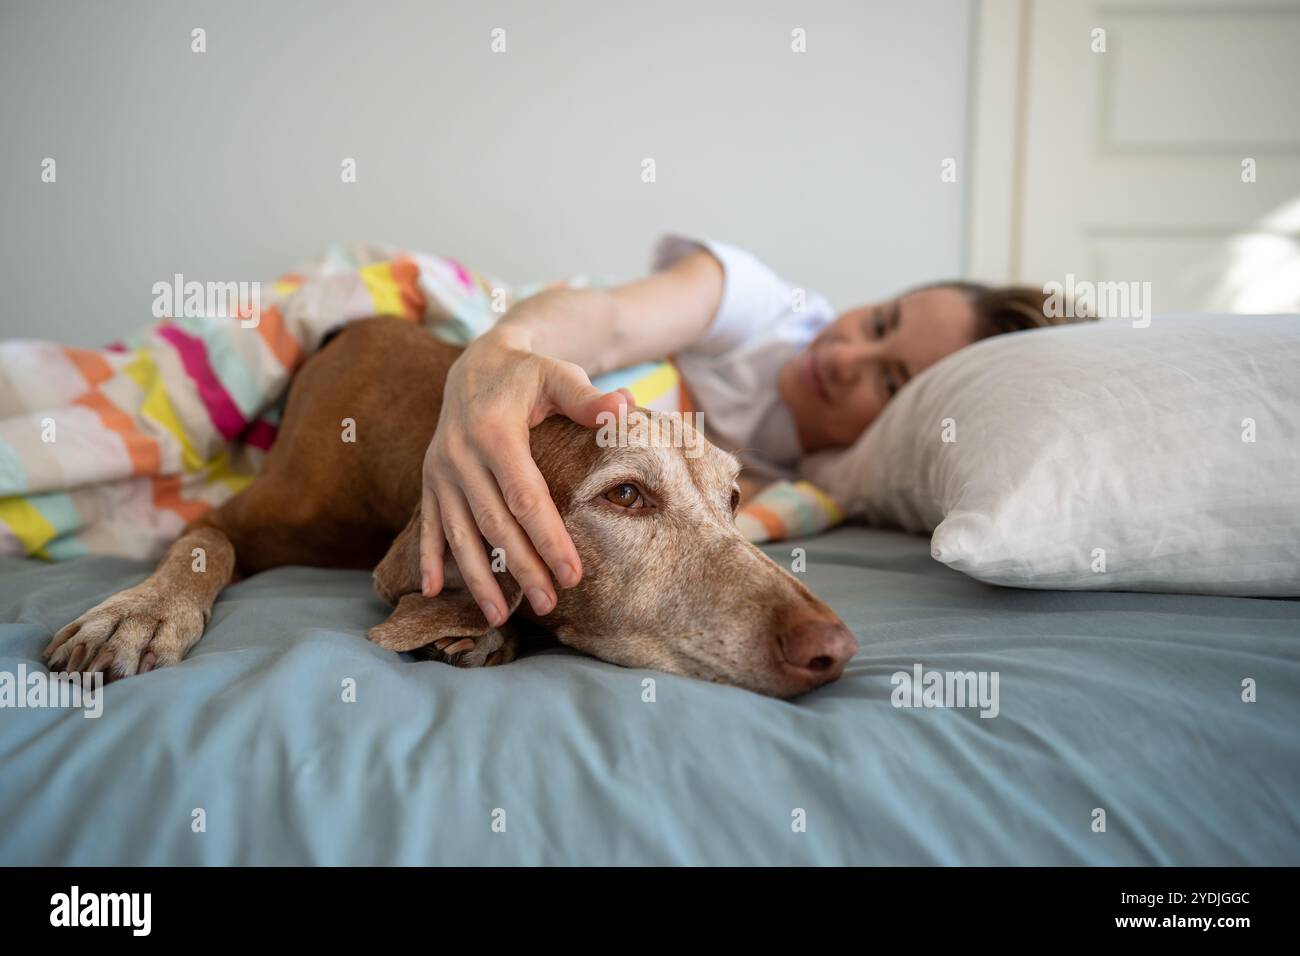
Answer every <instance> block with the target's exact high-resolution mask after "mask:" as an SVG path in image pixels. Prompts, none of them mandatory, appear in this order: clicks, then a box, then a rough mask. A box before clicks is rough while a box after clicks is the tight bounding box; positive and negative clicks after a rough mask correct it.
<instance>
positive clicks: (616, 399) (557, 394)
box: [542, 362, 629, 428]
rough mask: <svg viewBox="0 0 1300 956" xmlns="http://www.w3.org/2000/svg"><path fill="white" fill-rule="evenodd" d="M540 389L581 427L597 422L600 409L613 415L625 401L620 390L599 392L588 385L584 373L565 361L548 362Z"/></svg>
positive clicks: (588, 382) (624, 394) (592, 425)
mask: <svg viewBox="0 0 1300 956" xmlns="http://www.w3.org/2000/svg"><path fill="white" fill-rule="evenodd" d="M542 389H543V392H544V394H545V396H546V398H547V400H548V401H549V402H550V404H552V405H554V406H555V407H556V408H558V409H559V410H560V411H561V412H562V413H564V414H565V415H567V416H568V417H569V418H571V419H573V420H574V421H575V422H577V423H578V424H579V425H582V426H583V427H584V428H595V427H596V426H597V425H599V424H600V421H599V420H598V416H599V415H600V413H601V412H609V413H611V414H615V415H616V414H618V409H619V406H620V405H627V404H629V402H628V399H627V397H626V395H627V393H626V392H625V391H624V390H622V389H620V390H618V391H616V392H602V391H601V390H600V389H598V388H596V386H594V385H592V384H591V379H589V378H588V377H587V373H586V372H584V371H583V370H582V369H581V368H579V367H578V366H577V365H572V364H570V363H568V362H552V363H551V364H550V366H549V367H548V369H547V371H546V376H545V379H544V381H543V383H542Z"/></svg>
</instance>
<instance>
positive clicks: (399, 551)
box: [45, 318, 857, 697]
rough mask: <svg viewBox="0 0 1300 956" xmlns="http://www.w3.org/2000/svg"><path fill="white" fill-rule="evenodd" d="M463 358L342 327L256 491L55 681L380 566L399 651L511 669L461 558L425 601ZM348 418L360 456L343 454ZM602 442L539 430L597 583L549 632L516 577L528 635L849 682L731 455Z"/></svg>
mask: <svg viewBox="0 0 1300 956" xmlns="http://www.w3.org/2000/svg"><path fill="white" fill-rule="evenodd" d="M458 354H459V350H458V349H455V348H453V347H451V346H448V345H445V344H443V343H441V342H439V341H438V340H437V339H435V338H434V337H433V336H431V335H430V334H429V333H428V332H426V331H425V330H424V329H422V328H419V327H417V326H414V325H411V324H409V323H406V322H403V321H401V320H399V319H389V318H383V319H368V320H366V321H362V322H355V323H352V324H350V325H348V326H347V327H346V328H344V329H343V331H341V332H340V333H339V334H338V335H337V336H336V337H335V338H334V339H333V340H331V341H330V343H329V344H328V345H327V346H326V347H325V348H324V349H322V350H321V351H320V352H319V353H318V354H317V355H315V356H314V357H313V358H312V359H311V360H310V361H308V362H307V363H306V365H304V366H303V368H302V369H301V371H299V373H298V374H297V376H296V377H295V379H294V382H293V386H292V388H291V390H290V393H289V400H288V403H287V406H286V409H285V414H284V420H283V423H282V425H281V428H280V433H279V437H278V438H277V440H276V442H275V445H274V446H273V447H272V449H271V451H270V453H269V454H268V455H267V458H266V462H265V466H264V469H263V471H262V473H261V474H260V475H259V476H258V478H257V480H256V481H254V482H253V483H252V484H251V485H250V486H249V487H248V488H247V489H245V490H244V491H243V492H241V493H240V494H238V495H236V496H235V497H233V498H232V499H231V500H230V501H228V502H227V503H226V504H225V505H223V506H222V507H220V508H217V509H216V510H214V511H212V512H210V513H209V514H207V515H205V516H204V517H203V518H201V519H199V520H198V521H195V522H194V523H193V524H192V525H190V526H189V527H188V528H187V529H186V530H185V532H184V533H183V534H182V535H181V537H180V538H179V539H178V540H177V541H176V543H175V544H173V545H172V546H171V548H170V549H169V550H168V552H167V554H166V556H164V558H163V559H162V561H161V562H160V563H159V565H158V568H157V570H156V571H155V572H154V573H153V575H151V576H150V577H149V578H147V579H146V580H145V581H143V582H142V583H140V584H138V585H136V586H135V587H133V588H130V589H128V590H126V591H123V592H122V593H120V594H117V595H114V596H113V597H111V598H109V599H108V600H107V601H105V602H103V603H102V604H100V605H98V606H97V607H94V608H92V609H91V610H89V611H87V612H86V613H85V614H83V615H82V616H81V617H79V618H78V619H77V620H75V621H73V622H72V623H71V624H69V625H68V626H67V627H65V628H63V629H62V630H61V631H59V633H58V634H56V635H55V637H54V639H53V640H52V641H51V642H50V645H49V647H47V648H46V650H45V654H46V656H47V657H48V658H49V664H50V668H51V670H68V671H87V672H92V671H103V672H105V676H106V678H108V679H112V678H114V677H127V676H130V675H132V674H136V673H140V672H144V671H148V670H151V669H152V668H154V667H157V666H161V665H165V664H175V663H178V662H179V661H180V660H181V659H182V658H183V657H184V656H185V655H186V654H187V653H188V652H189V650H190V648H191V647H193V646H194V645H195V643H197V642H198V640H199V638H200V637H201V636H202V634H203V628H204V627H205V625H206V624H207V620H208V617H209V615H210V614H211V611H212V604H213V601H214V600H215V599H216V597H217V595H218V593H220V591H221V590H222V588H224V587H225V586H226V585H227V584H229V583H230V582H231V581H233V580H235V579H236V578H237V577H239V576H246V575H250V574H255V573H257V572H258V571H263V570H266V569H268V568H273V567H277V566H280V565H287V564H301V565H314V566H318V567H339V568H374V569H375V588H376V590H377V591H378V592H379V594H380V596H382V597H383V598H384V599H385V600H387V601H388V602H389V603H392V604H396V608H395V610H394V611H393V613H392V615H391V616H390V617H389V618H388V620H387V621H385V622H384V623H382V624H380V625H378V626H376V627H374V628H373V629H371V631H370V639H371V640H373V641H374V642H375V643H377V644H379V645H380V646H382V647H387V648H391V649H393V650H398V651H412V650H417V649H422V652H423V654H424V655H425V656H430V657H434V658H436V659H439V660H444V661H447V662H448V663H452V664H456V665H458V666H463V667H477V666H487V665H492V664H500V663H506V662H507V661H510V660H513V659H514V657H515V654H516V651H517V647H518V636H517V634H516V631H517V630H518V629H517V628H515V627H513V626H512V624H509V623H508V624H506V625H504V626H503V628H501V629H495V628H491V627H489V626H488V624H487V621H486V619H485V618H484V617H483V615H482V614H481V613H480V611H479V609H478V607H477V605H476V604H475V603H474V600H473V597H472V596H471V595H470V593H469V591H468V590H465V589H464V588H463V587H462V586H460V584H461V582H460V579H459V575H458V574H457V572H456V570H455V565H454V563H453V562H452V561H451V558H450V556H448V568H447V574H446V579H447V584H446V586H445V588H444V590H443V591H442V593H440V594H439V595H438V596H437V597H434V598H426V597H424V596H422V595H421V594H420V593H419V592H420V583H419V581H420V567H419V565H420V560H419V549H418V546H419V520H418V518H419V514H418V504H419V500H420V483H421V464H422V462H423V459H424V452H425V449H426V448H427V447H428V444H429V440H430V438H431V436H432V435H433V431H434V428H435V427H436V425H437V422H438V412H439V409H440V407H441V404H442V387H443V382H444V380H445V379H446V374H447V370H448V369H449V368H450V367H451V363H452V362H454V361H455V359H456V356H457V355H458ZM644 414H652V413H646V412H643V411H640V410H638V411H634V412H632V413H631V416H636V415H644ZM346 419H351V420H352V421H353V422H354V423H355V424H354V436H355V440H354V441H344V440H343V431H344V428H345V425H346V422H345V420H346ZM686 427H688V428H689V427H690V426H689V424H688V425H687V426H686ZM631 434H634V433H631ZM595 436H596V433H595V432H593V431H590V430H588V429H584V428H581V427H579V426H578V425H575V424H574V423H573V422H571V421H569V420H568V419H565V418H560V417H556V418H550V419H548V420H546V421H545V422H543V423H542V424H540V425H538V426H537V427H536V428H534V429H533V430H532V433H531V444H532V452H533V457H534V459H535V460H536V462H537V465H538V467H539V469H540V470H541V473H542V475H543V476H544V477H545V479H546V482H547V485H548V487H549V488H550V491H551V495H552V497H553V498H554V499H555V504H556V506H557V507H558V509H559V512H560V514H561V515H562V516H563V518H564V522H565V526H566V527H567V529H568V531H569V534H570V535H571V536H572V538H573V542H574V545H575V546H576V547H577V549H578V554H579V556H580V557H581V559H582V564H583V568H584V569H585V570H584V575H583V579H582V582H581V584H579V585H578V586H577V587H575V588H571V589H569V590H561V591H560V592H558V598H559V601H558V604H557V605H556V607H555V608H554V609H553V610H552V611H551V613H549V614H547V615H546V616H545V617H544V618H538V617H536V616H535V615H534V614H533V612H532V611H531V609H530V608H529V607H528V606H527V603H526V602H521V601H520V590H519V588H518V586H517V585H515V583H514V581H513V579H511V578H510V576H509V574H507V573H501V574H500V576H499V583H500V584H501V587H502V591H503V593H504V594H505V596H506V599H507V601H508V602H509V604H510V612H511V613H513V614H514V615H515V618H516V619H518V618H520V617H523V618H526V619H528V620H530V621H532V622H534V623H535V624H538V625H540V626H541V627H542V628H543V629H545V630H547V631H550V632H551V633H552V634H554V635H555V636H556V637H557V638H558V639H559V640H560V641H561V642H563V643H565V644H568V645H570V646H572V647H575V648H578V649H579V650H582V651H585V652H587V653H589V654H593V655H595V656H596V657H600V658H602V659H604V660H607V661H612V662H613V663H616V664H622V665H625V666H629V667H650V668H657V669H659V670H664V671H669V672H671V673H676V674H683V675H687V676H691V677H698V678H702V679H704V680H712V681H719V682H722V683H729V684H736V685H738V686H741V687H745V688H749V689H751V690H755V691H759V692H761V693H766V694H771V695H774V696H779V697H791V696H794V695H796V694H800V693H802V692H804V691H807V690H810V689H811V688H813V687H817V686H819V685H821V684H824V683H827V682H828V681H831V680H834V679H835V678H837V677H838V676H839V675H840V673H841V671H842V670H843V667H844V664H845V662H846V661H847V660H848V659H849V658H850V657H852V655H853V653H854V652H855V651H856V649H857V643H856V641H854V639H853V636H852V635H851V634H850V633H849V631H848V630H847V628H845V627H844V625H843V624H842V623H841V622H840V620H839V618H838V617H836V616H835V614H834V613H833V612H832V611H831V610H830V609H829V608H828V607H826V605H825V604H823V603H822V602H821V601H819V600H817V599H816V598H815V597H813V596H812V594H810V593H809V592H808V590H807V589H806V588H805V587H803V585H801V584H800V583H799V582H798V581H796V580H795V579H794V578H793V577H792V576H791V575H789V574H787V573H786V572H784V571H783V570H781V568H779V567H778V566H777V565H776V564H775V563H773V562H772V561H771V560H769V559H768V558H767V557H766V556H765V555H764V554H763V553H762V552H761V551H759V550H758V549H757V548H756V547H754V546H753V545H751V544H749V543H748V542H747V541H745V540H744V539H743V538H742V537H741V535H740V533H739V532H738V531H737V530H736V527H735V524H734V521H733V511H734V508H735V503H736V500H737V499H736V476H737V474H738V471H739V466H738V465H737V463H736V460H735V459H734V458H733V457H732V456H731V455H728V454H726V453H724V452H722V451H720V450H719V449H717V448H715V447H713V446H712V445H710V444H709V443H708V442H701V443H700V444H702V446H703V453H702V454H701V455H700V456H699V457H697V458H688V457H687V456H686V455H685V453H684V452H683V451H682V449H681V448H668V447H653V446H650V445H648V444H641V445H636V446H632V447H611V448H602V447H598V445H597V443H596V441H595ZM633 499H635V500H633ZM631 505H635V506H634V507H633V506H631ZM413 512H414V514H413ZM394 538H396V540H394Z"/></svg>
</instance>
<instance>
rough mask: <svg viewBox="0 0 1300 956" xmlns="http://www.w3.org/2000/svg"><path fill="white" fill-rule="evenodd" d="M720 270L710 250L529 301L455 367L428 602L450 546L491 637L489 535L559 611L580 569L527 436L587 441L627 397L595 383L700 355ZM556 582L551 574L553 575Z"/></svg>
mask: <svg viewBox="0 0 1300 956" xmlns="http://www.w3.org/2000/svg"><path fill="white" fill-rule="evenodd" d="M723 283H724V278H723V271H722V266H721V264H720V263H719V262H718V261H717V260H716V259H714V257H713V256H712V255H711V254H710V253H708V252H706V251H703V250H700V251H698V252H695V253H692V254H691V255H689V256H686V257H685V258H683V259H681V260H680V261H679V262H677V263H676V264H675V265H673V266H672V267H671V268H669V269H666V270H664V271H663V272H658V273H655V274H654V275H652V276H649V277H647V278H645V279H641V280H639V281H637V282H631V283H628V284H626V285H622V286H618V287H617V288H614V289H611V290H609V291H596V290H580V289H554V290H548V291H546V292H542V293H539V294H538V295H535V296H533V297H532V298H529V299H526V300H524V301H523V302H521V303H520V304H519V305H518V306H516V307H515V308H514V309H512V310H511V311H510V313H509V314H508V315H506V316H505V317H504V318H503V319H502V320H501V322H500V323H499V324H498V325H497V326H496V327H495V328H494V329H492V330H491V331H489V332H487V333H485V334H484V335H483V336H481V337H480V338H478V339H477V340H475V341H474V342H473V343H471V344H470V346H469V347H468V348H467V349H466V350H465V351H464V353H463V354H462V355H461V356H460V358H459V359H457V360H456V363H455V364H454V365H453V366H452V367H451V371H450V372H449V373H448V376H447V383H446V386H445V388H444V392H443V403H442V412H441V415H440V417H439V419H438V430H437V432H436V433H435V434H434V437H433V441H431V442H430V443H429V450H428V452H427V453H426V454H425V458H424V493H423V498H422V500H421V525H420V569H421V576H422V585H423V591H424V594H425V595H427V596H430V597H432V596H433V595H435V594H437V593H438V592H439V591H441V590H442V586H443V580H444V579H443V552H444V545H445V546H446V548H449V549H450V550H451V552H452V554H453V556H454V557H455V559H456V564H457V567H458V569H459V571H460V574H461V576H462V577H463V578H464V579H465V584H466V587H468V588H469V589H470V591H471V593H473V595H474V599H475V600H476V601H477V602H478V604H479V607H480V608H482V610H483V614H484V616H485V617H486V618H487V619H488V622H489V623H490V624H492V625H493V626H496V625H498V624H501V623H503V622H504V621H505V617H506V612H505V607H506V605H505V600H504V598H503V597H502V595H501V589H500V588H499V587H498V586H497V583H496V581H495V579H494V578H493V575H492V570H491V567H490V565H489V563H488V557H487V555H486V554H485V552H484V550H483V547H482V545H481V544H480V535H481V536H482V537H484V538H487V540H488V541H489V543H491V545H492V546H493V547H494V548H498V547H499V548H503V549H505V553H506V563H507V565H508V567H509V569H510V573H511V575H513V576H514V578H515V580H516V581H518V582H519V585H520V587H522V588H523V591H524V594H525V595H526V596H527V597H528V601H529V603H530V604H531V605H532V607H533V610H534V611H536V612H537V613H538V614H546V613H548V612H549V611H550V610H551V609H552V608H553V607H554V606H555V589H554V587H553V585H552V583H551V575H552V574H553V575H554V577H555V580H556V581H558V582H559V583H560V585H561V586H563V587H572V586H573V585H575V584H577V583H578V581H580V580H581V578H582V563H581V561H580V560H579V558H578V552H577V550H576V549H575V548H574V546H573V542H572V541H571V540H570V538H569V534H568V532H567V531H566V530H565V528H564V522H563V521H562V520H561V518H560V515H559V512H558V511H557V510H556V508H555V503H554V502H553V501H551V496H550V492H549V491H548V490H547V487H546V482H545V480H544V479H543V478H542V475H541V473H540V472H539V471H538V470H537V466H536V465H535V464H534V463H533V458H532V453H531V451H530V450H529V446H528V430H529V429H530V428H531V427H533V426H534V425H536V424H538V423H539V422H541V421H542V420H543V419H544V418H546V417H547V416H548V415H551V414H553V413H556V412H559V413H561V414H564V415H567V416H568V417H570V418H572V419H573V420H574V421H575V422H577V423H578V424H580V425H584V426H586V427H588V428H593V427H595V426H596V424H597V421H596V417H597V415H599V414H600V413H601V412H602V411H610V412H613V411H616V410H617V409H618V407H619V406H620V405H622V404H624V403H625V402H626V401H627V396H626V395H625V394H619V393H611V394H602V393H601V392H600V391H598V390H597V389H596V388H595V386H593V385H592V384H591V379H590V377H589V376H590V375H600V374H603V373H605V372H609V371H613V370H614V369H618V368H624V367H626V366H629V365H634V364H636V363H637V362H643V361H648V360H650V359H656V358H662V357H664V356H665V355H670V354H672V353H674V352H677V351H679V350H680V349H683V348H686V347H687V346H689V345H690V344H691V343H693V342H695V341H696V340H697V339H699V338H700V336H701V335H703V334H704V332H705V330H707V329H708V327H709V323H710V322H712V321H713V316H714V314H715V313H716V312H717V309H718V304H719V303H720V302H721V299H722V292H723ZM548 568H549V569H550V570H549V572H548V570H547V569H548Z"/></svg>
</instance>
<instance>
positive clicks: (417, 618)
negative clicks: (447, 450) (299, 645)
mask: <svg viewBox="0 0 1300 956" xmlns="http://www.w3.org/2000/svg"><path fill="white" fill-rule="evenodd" d="M374 577H375V591H376V592H378V594H379V596H380V597H381V598H383V599H384V600H385V601H387V602H388V603H389V604H395V605H397V606H396V608H394V610H393V613H392V614H390V615H389V617H388V620H386V621H385V622H384V623H383V624H377V625H375V626H374V627H372V628H371V629H370V635H369V636H370V640H372V641H374V642H375V643H376V644H378V645H379V646H380V647H386V648H388V649H389V650H391V651H411V650H415V649H416V648H417V647H424V646H425V645H426V644H431V643H433V642H434V641H436V640H439V639H440V638H444V637H482V636H483V635H484V634H486V633H487V632H488V631H490V630H492V628H491V626H490V625H489V624H488V622H487V618H485V617H484V616H483V612H482V611H480V610H479V607H478V604H476V603H475V601H474V596H473V595H472V594H471V593H470V592H469V591H468V590H466V589H465V587H464V585H463V583H462V582H461V578H460V573H459V571H458V570H457V568H456V564H455V562H454V561H452V560H450V558H449V559H448V560H447V562H446V573H445V574H444V578H445V581H446V583H445V584H444V586H443V589H442V591H440V592H439V593H438V594H437V595H436V596H434V597H431V598H427V597H425V596H424V595H423V594H421V593H420V592H421V590H422V589H421V587H420V509H419V508H418V507H417V508H416V509H415V514H413V515H412V516H411V520H410V521H408V522H407V523H406V527H405V528H403V529H402V533H401V534H399V535H398V536H397V539H396V540H395V541H393V544H392V547H390V548H389V549H388V553H387V554H386V555H384V559H383V560H382V561H380V562H379V564H378V565H377V566H376V567H375V575H374ZM496 579H497V585H498V586H499V587H500V588H501V594H502V596H504V597H505V599H506V616H507V617H509V616H510V615H511V614H514V613H515V610H516V609H517V608H518V607H519V603H520V600H521V599H522V598H523V591H522V589H521V588H520V587H519V585H518V584H517V583H516V582H515V579H514V578H512V577H511V576H510V575H509V574H508V573H506V572H501V573H498V574H497V575H496Z"/></svg>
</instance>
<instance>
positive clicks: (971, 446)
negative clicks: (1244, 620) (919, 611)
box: [803, 315, 1300, 596]
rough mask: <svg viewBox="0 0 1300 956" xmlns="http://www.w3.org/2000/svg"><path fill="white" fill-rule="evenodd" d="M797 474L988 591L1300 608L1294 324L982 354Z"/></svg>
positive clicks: (924, 384)
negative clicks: (923, 540)
mask: <svg viewBox="0 0 1300 956" xmlns="http://www.w3.org/2000/svg"><path fill="white" fill-rule="evenodd" d="M945 438H947V439H951V440H948V441H945ZM803 471H804V477H806V478H808V479H809V480H810V481H812V482H813V483H814V484H817V485H819V486H820V487H822V488H823V489H825V490H826V491H827V492H829V493H830V494H831V495H832V496H833V497H835V498H837V499H839V501H840V502H841V503H843V504H844V505H845V507H846V509H847V511H848V513H849V514H850V515H851V516H854V517H858V518H864V519H866V520H867V521H869V522H871V523H873V524H883V525H890V526H901V527H902V528H904V529H907V530H909V531H933V532H934V535H933V537H932V538H931V553H932V554H933V555H934V557H935V558H936V559H938V560H939V561H942V562H943V563H944V564H947V565H949V566H950V567H953V568H956V569H957V570H959V571H964V572H965V573H966V574H969V575H971V576H972V577H975V578H978V579H979V580H981V581H987V582H989V583H991V584H1003V585H1010V586H1013V587H1027V588H1065V589H1097V590H1144V591H1190V592H1200V593H1206V594H1238V595H1274V596H1280V595H1300V315H1279V316H1191V317H1173V316H1164V317H1161V316H1157V317H1156V318H1155V319H1154V320H1153V321H1152V322H1151V324H1150V325H1149V326H1148V327H1146V328H1135V327H1133V326H1132V325H1131V324H1129V323H1127V322H1120V321H1109V322H1107V321H1103V322H1090V323H1086V324H1082V325H1073V326H1066V327H1058V328H1050V329H1038V330H1034V331H1029V332H1017V333H1014V334H1011V335H1001V336H996V337H994V338H990V339H986V340H984V341H982V342H979V343H977V344H975V345H973V346H971V347H969V348H966V349H962V350H961V351H960V352H957V353H955V354H953V355H950V356H949V357H948V358H946V359H944V360H943V361H942V362H940V363H938V364H937V365H935V366H933V367H932V368H930V369H927V370H926V372H925V373H923V374H922V375H919V376H917V378H916V379H915V380H913V381H912V382H911V383H909V384H908V385H907V387H905V388H904V389H903V390H902V391H901V392H899V394H898V396H897V397H896V398H895V399H894V400H893V401H892V402H891V403H890V404H889V406H888V407H887V408H886V410H885V412H884V414H882V415H881V417H880V418H879V419H877V420H876V422H875V423H874V424H873V425H872V426H871V428H869V429H868V430H867V431H866V433H865V434H863V436H862V437H861V438H860V439H859V440H858V441H857V442H856V443H855V444H854V445H853V446H852V447H851V448H849V449H846V450H843V451H839V452H834V453H823V454H819V455H815V456H811V457H810V458H809V459H808V460H807V461H806V462H805V464H804V469H803Z"/></svg>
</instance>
